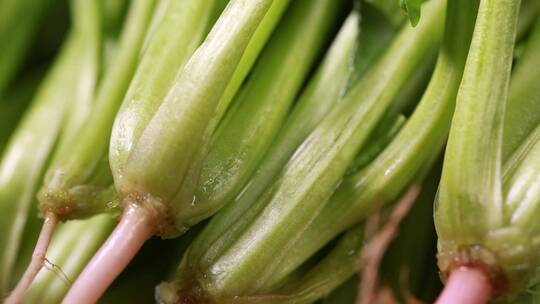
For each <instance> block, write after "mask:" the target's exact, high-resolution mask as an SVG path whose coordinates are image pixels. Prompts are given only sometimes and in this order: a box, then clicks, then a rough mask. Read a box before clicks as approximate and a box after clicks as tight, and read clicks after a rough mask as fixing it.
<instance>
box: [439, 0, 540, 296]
mask: <svg viewBox="0 0 540 304" xmlns="http://www.w3.org/2000/svg"><path fill="white" fill-rule="evenodd" d="M520 2H521V1H519V0H504V1H492V0H482V1H480V8H479V12H478V17H477V20H476V25H475V30H474V35H473V39H472V43H471V46H470V51H469V55H468V58H467V63H466V67H465V71H464V76H463V81H462V84H461V86H460V89H459V94H458V97H457V102H456V112H455V114H454V118H453V120H452V128H451V131H450V137H449V140H448V145H447V149H446V154H445V160H444V167H443V173H442V179H441V184H440V189H439V195H438V200H437V205H436V209H435V224H436V228H437V234H438V236H439V241H438V251H439V253H438V264H439V268H440V270H441V272H442V273H443V275H445V276H446V277H448V281H447V283H446V287H445V289H444V291H443V293H442V294H441V296H440V298H439V300H438V303H441V304H443V303H459V302H461V301H463V300H464V299H468V300H467V301H469V303H484V302H486V301H488V300H489V299H491V298H494V297H497V296H499V295H507V294H512V293H515V292H517V291H519V290H520V289H521V288H523V284H524V282H523V280H525V281H526V280H527V277H528V276H527V273H528V272H530V271H532V270H533V269H534V268H535V266H534V265H537V263H536V262H535V260H537V259H531V258H532V257H533V256H534V255H531V254H532V252H537V251H538V247H537V245H535V242H534V241H532V242H530V243H529V242H528V241H527V242H525V243H524V241H525V240H530V239H531V238H532V236H531V235H530V234H529V233H528V232H526V231H522V230H521V229H523V228H522V225H528V226H530V227H531V229H535V228H534V227H535V225H533V224H532V222H531V221H530V220H528V218H530V215H532V213H531V212H525V213H521V212H518V210H520V208H518V207H519V206H520V204H519V203H517V202H521V200H519V199H518V200H517V202H512V203H511V201H512V200H509V198H512V197H508V195H509V193H511V192H512V191H511V190H510V192H509V193H505V189H504V188H505V187H504V183H505V182H504V179H505V178H504V175H505V174H506V173H505V172H504V170H503V157H502V155H503V149H502V147H503V134H504V130H505V126H504V125H505V124H508V123H510V124H511V123H513V122H512V121H506V122H505V121H504V118H505V107H506V104H507V96H508V87H509V82H510V72H511V67H512V59H513V51H514V43H515V38H516V29H517V21H518V15H519V14H518V13H519V8H520ZM513 106H515V105H512V106H511V107H513ZM529 157H534V153H532V154H531V155H529ZM524 161H525V162H527V161H528V159H525V160H524ZM519 165H520V164H519V163H518V164H517V166H518V167H517V168H518V169H517V171H515V173H514V174H516V175H517V178H518V179H519V178H524V176H523V175H521V174H522V171H521V170H520V169H519V168H520V167H519ZM513 185H516V186H518V185H519V187H521V183H513V182H511V183H510V187H512V186H513ZM533 189H534V188H532V189H530V190H533ZM525 205H527V206H528V207H527V208H534V206H535V205H531V204H528V203H524V204H523V205H521V206H523V207H524V208H525ZM522 214H529V216H522ZM526 223H528V224H526ZM527 243H529V244H527ZM518 248H519V249H518ZM516 249H517V250H516ZM465 282H467V283H465ZM464 283H465V284H464Z"/></svg>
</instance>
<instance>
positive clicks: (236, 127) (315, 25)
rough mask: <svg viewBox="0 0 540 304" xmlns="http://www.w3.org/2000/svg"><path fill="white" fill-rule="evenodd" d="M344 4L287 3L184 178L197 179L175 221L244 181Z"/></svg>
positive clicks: (191, 219)
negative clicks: (196, 167) (199, 161)
mask: <svg viewBox="0 0 540 304" xmlns="http://www.w3.org/2000/svg"><path fill="white" fill-rule="evenodd" d="M344 6H345V2H344V1H341V0H340V1H335V0H334V1H327V0H318V1H317V2H316V3H312V1H309V0H300V1H297V2H296V3H294V4H293V5H292V6H291V7H290V9H289V11H288V12H287V14H285V16H284V17H283V21H282V22H281V23H280V24H279V25H278V27H277V28H276V31H275V35H273V36H272V38H271V39H270V41H269V42H268V44H267V46H266V47H265V49H264V50H263V52H262V53H261V56H260V57H259V59H258V60H257V64H256V65H255V66H254V68H253V71H252V72H251V75H250V77H249V79H248V80H247V81H246V83H245V84H244V86H243V87H242V88H241V90H240V92H239V93H238V95H237V98H236V99H235V100H234V103H233V105H232V106H231V108H230V109H229V110H228V112H227V114H226V116H225V118H224V120H223V121H222V122H221V124H220V125H219V127H218V129H217V130H216V132H215V133H214V134H213V136H212V140H211V143H210V146H209V151H208V155H207V156H206V157H205V159H204V162H203V166H202V168H201V171H200V172H195V175H194V176H188V177H186V179H187V180H190V179H193V180H198V184H197V188H196V189H195V193H194V196H193V199H192V200H189V199H188V200H187V202H186V203H185V204H182V207H181V208H183V209H182V210H181V212H179V214H181V216H182V218H178V220H181V221H182V222H185V223H188V224H189V225H193V224H194V223H196V222H198V221H200V220H201V219H204V218H206V217H208V216H209V215H211V214H213V213H214V212H215V211H216V210H218V209H220V208H221V207H222V206H223V205H224V204H225V203H227V202H229V201H231V200H233V199H234V197H235V196H236V195H237V194H238V192H239V191H240V190H241V189H242V187H243V186H244V185H245V184H246V183H247V181H248V179H249V177H250V176H251V175H252V173H253V171H254V170H255V169H256V168H257V165H258V164H259V163H260V161H261V159H262V158H263V156H264V154H265V152H266V151H267V150H268V148H269V146H270V145H271V144H272V142H273V140H274V138H275V137H276V134H277V133H278V131H279V130H280V127H281V125H282V123H283V121H284V120H285V118H286V115H287V113H288V111H289V109H290V107H291V105H292V103H293V102H294V100H295V97H296V96H297V95H298V92H299V91H300V89H301V88H302V85H303V84H304V82H305V79H306V77H307V76H308V74H309V72H310V71H311V68H312V65H313V63H314V61H315V60H316V59H317V57H318V56H319V55H320V53H321V51H322V47H323V46H324V45H325V43H326V42H327V40H329V38H330V37H329V36H330V34H331V33H332V32H333V29H334V26H335V25H336V23H337V21H338V19H339V17H341V16H342V12H343V8H344ZM285 46H286V47H285ZM199 175H200V176H199ZM186 190H187V193H188V195H192V194H191V192H190V189H186ZM181 191H184V189H183V188H181V189H180V190H179V192H181ZM188 197H189V196H188ZM179 209H180V208H179Z"/></svg>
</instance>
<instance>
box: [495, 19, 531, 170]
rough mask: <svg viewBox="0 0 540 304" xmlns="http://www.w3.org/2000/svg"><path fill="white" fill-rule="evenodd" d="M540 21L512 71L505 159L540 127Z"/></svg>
mask: <svg viewBox="0 0 540 304" xmlns="http://www.w3.org/2000/svg"><path fill="white" fill-rule="evenodd" d="M538 66H540V18H537V21H536V23H535V26H534V27H533V30H532V32H531V34H530V37H529V39H528V41H527V43H526V47H525V51H524V53H523V55H522V56H521V57H520V59H519V61H518V63H517V66H516V67H515V68H514V70H513V71H512V79H511V81H510V91H509V93H508V103H507V110H506V113H505V116H504V120H505V123H504V135H503V138H504V140H503V152H502V153H503V160H504V161H506V160H508V159H509V157H510V156H511V155H512V154H513V153H514V151H515V150H516V149H517V147H518V146H519V145H520V143H521V142H522V141H523V140H524V139H525V138H527V136H529V134H530V133H531V131H532V130H533V129H534V128H535V127H536V126H537V125H538V124H540V111H534V110H531V109H535V108H536V107H537V106H538V105H539V104H540V82H539V81H538V79H540V69H538V68H537V67H538Z"/></svg>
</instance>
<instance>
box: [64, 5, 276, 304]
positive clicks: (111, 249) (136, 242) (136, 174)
mask: <svg viewBox="0 0 540 304" xmlns="http://www.w3.org/2000/svg"><path fill="white" fill-rule="evenodd" d="M273 2H274V1H271V0H257V1H253V0H250V1H246V0H234V1H231V2H230V3H229V5H228V6H227V7H226V9H225V10H224V12H223V14H222V15H221V16H220V17H219V19H218V21H217V22H216V24H215V25H214V27H213V28H212V30H211V31H210V33H209V34H208V36H207V37H206V39H205V41H204V42H203V44H202V45H201V46H200V47H199V48H198V49H197V51H195V53H194V54H193V55H192V56H191V58H190V59H189V60H188V61H187V62H186V64H185V65H184V66H183V67H182V69H181V71H180V73H179V74H178V76H176V79H175V80H174V83H172V85H170V89H167V88H165V89H163V90H164V92H166V95H165V94H164V95H163V102H161V98H160V99H158V100H157V101H155V100H154V104H143V105H138V104H137V99H127V103H124V105H126V107H123V109H122V110H121V112H120V115H119V117H117V120H116V123H115V126H114V128H113V136H112V143H111V148H110V159H111V167H112V169H113V176H114V180H115V185H116V188H117V190H118V192H119V195H120V197H121V200H122V205H123V208H124V212H123V215H122V218H121V220H120V223H119V225H118V226H117V227H116V229H115V230H114V232H113V233H112V234H111V236H110V237H109V239H108V240H107V241H106V242H105V244H104V245H103V247H102V248H101V249H100V250H99V251H98V252H97V253H96V255H95V256H94V258H93V259H92V260H91V261H90V263H89V264H88V266H87V267H86V268H85V270H84V271H83V272H82V273H81V275H80V276H79V277H78V279H77V281H75V283H74V285H73V287H72V288H71V289H70V291H69V292H68V294H67V295H66V298H65V299H64V301H65V302H67V303H81V302H84V303H86V302H95V301H96V300H97V299H98V298H99V297H100V296H101V294H102V293H103V292H104V291H105V289H106V288H107V287H108V286H109V284H110V283H111V282H112V281H113V280H114V278H115V277H116V276H117V275H118V274H119V273H120V272H121V271H122V269H123V268H124V267H125V266H126V265H127V264H128V263H129V261H130V260H131V259H132V258H133V256H134V255H135V253H136V252H137V251H138V249H140V247H141V246H142V244H143V243H144V242H145V241H146V240H147V239H148V238H149V237H150V236H151V235H153V234H157V235H161V236H178V235H179V234H180V233H182V232H184V231H185V228H184V223H183V222H179V221H175V218H176V217H177V216H179V214H177V211H178V209H177V204H175V203H174V198H175V196H176V193H177V190H178V188H179V187H180V186H181V185H182V183H183V182H190V181H186V180H185V177H186V176H187V175H188V174H189V172H190V170H193V169H197V168H196V167H197V166H199V163H198V162H197V158H198V157H201V156H202V155H203V154H204V152H205V149H206V143H207V142H208V139H209V137H210V135H211V134H212V133H213V131H214V129H215V126H216V125H217V122H218V121H219V120H218V117H217V116H216V115H215V114H216V112H217V109H218V107H219V102H220V100H221V97H222V96H223V94H224V92H225V91H226V89H227V86H228V84H229V82H230V80H231V78H232V77H233V75H234V73H235V70H236V69H237V67H238V64H239V63H240V62H241V59H242V56H243V54H244V52H245V50H246V48H247V47H248V45H249V42H250V40H251V38H252V37H253V34H254V33H255V31H256V30H257V28H258V27H259V25H260V24H261V21H262V20H263V19H264V17H265V15H266V13H267V12H268V9H269V8H270V6H271V5H272V3H273ZM276 2H279V1H276ZM157 85H165V86H166V87H169V85H168V84H163V83H159V82H158V83H157ZM134 111H136V112H137V113H138V114H139V115H133V114H131V113H133V112H134ZM134 134H135V135H134ZM134 136H135V137H134ZM190 202H191V201H189V202H181V203H182V204H185V203H188V204H189V203H190ZM88 286H91V288H88Z"/></svg>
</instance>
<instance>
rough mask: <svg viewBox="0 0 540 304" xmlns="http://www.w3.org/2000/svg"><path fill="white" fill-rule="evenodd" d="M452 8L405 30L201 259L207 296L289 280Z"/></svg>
mask: <svg viewBox="0 0 540 304" xmlns="http://www.w3.org/2000/svg"><path fill="white" fill-rule="evenodd" d="M444 6H445V5H444V2H443V1H435V2H432V4H431V5H430V6H429V7H428V9H427V10H426V12H427V15H428V16H427V17H426V18H424V19H423V20H425V22H424V23H421V24H420V25H419V27H418V28H417V29H411V28H409V27H406V28H404V29H403V31H402V32H401V33H400V34H399V35H398V36H397V38H396V39H395V41H394V42H393V43H392V45H391V47H390V48H389V50H388V51H387V52H385V54H384V55H383V56H382V57H381V58H380V60H378V61H377V63H375V64H374V65H373V67H372V68H371V69H370V71H368V72H367V73H366V75H365V77H364V78H362V80H360V82H359V83H358V84H357V85H356V86H355V87H354V88H353V89H352V90H350V92H349V94H348V95H346V97H345V99H344V100H343V101H342V102H341V103H339V104H338V106H337V107H335V108H334V109H333V111H331V112H330V114H329V115H327V116H326V117H325V118H324V119H323V120H322V121H321V122H320V123H319V124H318V126H317V127H316V128H315V129H314V130H313V131H312V132H311V134H310V135H309V136H308V137H307V139H306V140H305V141H304V143H303V145H301V146H300V148H298V150H297V152H296V154H295V155H294V156H293V157H292V159H291V160H290V161H289V163H288V164H287V166H286V167H285V169H284V170H283V172H282V173H281V174H280V175H279V176H278V178H277V179H276V182H275V183H274V184H273V185H272V186H271V187H269V189H268V190H267V191H266V192H265V193H264V194H263V195H262V196H260V197H259V199H258V201H257V202H256V203H254V205H253V206H252V207H251V208H250V209H248V210H247V212H245V213H244V214H243V215H242V216H241V217H238V216H236V217H235V218H236V222H235V223H234V224H233V225H231V227H229V229H228V230H227V231H224V232H223V233H222V235H221V236H220V237H219V239H218V240H217V241H216V242H214V243H212V244H211V246H209V248H207V250H205V251H206V252H205V254H204V255H200V256H198V257H197V258H198V259H200V260H199V261H197V263H201V261H202V263H201V264H203V265H200V266H203V268H202V269H201V268H199V267H200V266H199V265H197V268H196V269H195V271H196V276H197V281H198V282H197V283H198V284H200V286H201V288H202V289H203V290H204V291H205V292H206V294H208V295H209V296H210V297H212V298H216V299H221V298H227V297H232V296H247V295H253V294H257V293H260V292H262V293H265V292H268V290H269V289H272V288H273V287H274V286H275V284H276V283H277V282H280V281H282V280H281V278H279V279H277V278H276V277H275V273H276V271H279V269H280V268H281V264H282V263H283V262H285V261H287V259H286V258H285V259H283V258H284V257H286V256H288V255H290V254H291V253H292V252H296V250H295V248H294V243H295V242H297V241H300V239H299V238H301V236H302V232H303V231H304V229H305V227H306V226H309V225H310V223H311V222H312V221H313V219H315V218H316V216H317V214H318V213H319V212H320V210H321V207H323V206H324V204H322V203H321V202H324V201H326V200H327V199H328V197H329V196H330V195H331V194H332V192H333V191H334V189H335V187H336V186H337V184H338V182H339V181H340V179H341V178H342V176H343V174H344V173H345V171H346V169H347V167H348V165H349V163H350V162H351V161H352V159H353V158H354V156H355V154H356V152H357V151H358V150H359V148H361V147H363V146H364V145H365V142H366V140H367V138H368V136H369V134H370V133H371V132H372V131H373V129H374V128H375V126H376V124H377V123H378V122H379V120H380V119H381V118H382V116H383V114H384V112H385V111H386V110H387V109H388V108H389V107H390V105H391V103H392V101H393V100H395V97H396V96H397V95H398V92H399V90H400V88H401V87H402V86H403V84H404V83H405V82H406V80H407V79H408V77H409V75H411V74H412V73H413V71H414V69H415V68H416V67H417V65H418V63H419V62H422V59H424V57H425V56H426V55H427V54H429V52H430V51H431V50H432V49H433V48H434V47H435V46H436V45H437V44H438V42H439V38H440V32H441V28H442V21H443V19H444V18H441V16H442V14H443V12H444ZM187 263H190V261H188V262H187ZM260 265H265V266H264V267H261V266H260ZM183 270H185V269H183ZM186 271H187V273H189V270H186ZM187 292H189V291H187Z"/></svg>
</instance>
